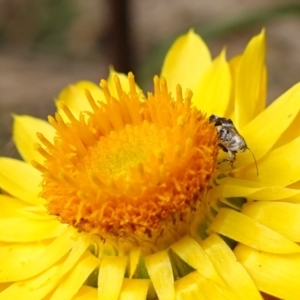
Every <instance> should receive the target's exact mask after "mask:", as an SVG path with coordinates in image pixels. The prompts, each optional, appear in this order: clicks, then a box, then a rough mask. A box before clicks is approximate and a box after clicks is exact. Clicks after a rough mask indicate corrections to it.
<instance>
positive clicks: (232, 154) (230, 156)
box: [218, 151, 236, 168]
mask: <svg viewBox="0 0 300 300" xmlns="http://www.w3.org/2000/svg"><path fill="white" fill-rule="evenodd" d="M235 160H236V153H235V152H232V151H228V157H227V158H224V159H223V160H221V161H219V162H218V165H219V164H221V163H223V162H225V161H229V164H230V166H231V168H234V162H235Z"/></svg>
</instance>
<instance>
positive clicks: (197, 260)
mask: <svg viewBox="0 0 300 300" xmlns="http://www.w3.org/2000/svg"><path fill="white" fill-rule="evenodd" d="M171 249H172V250H173V251H174V252H175V253H176V254H177V255H178V256H179V257H180V258H181V259H182V260H183V261H185V262H186V263H187V264H188V265H190V266H191V267H192V268H194V269H195V270H197V271H198V272H199V273H200V274H201V275H202V276H204V277H205V278H208V279H210V280H212V281H214V282H216V283H218V284H222V280H221V278H220V277H219V275H218V273H217V272H216V270H215V268H214V266H213V264H212V262H211V261H210V259H209V258H208V256H207V255H206V253H205V252H204V251H203V249H202V248H201V247H200V245H199V244H198V243H197V242H196V241H195V240H194V239H192V238H191V237H188V236H186V237H184V238H182V239H181V240H179V241H178V242H176V243H174V244H172V246H171Z"/></svg>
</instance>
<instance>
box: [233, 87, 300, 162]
mask: <svg viewBox="0 0 300 300" xmlns="http://www.w3.org/2000/svg"><path fill="white" fill-rule="evenodd" d="M299 99H300V84H296V85H295V86H294V87H292V88H291V89H290V90H288V91H287V92H286V93H284V94H283V95H282V96H281V97H279V98H278V99H277V100H276V101H274V102H273V103H272V104H271V105H270V106H269V107H268V108H267V109H265V110H264V111H263V112H262V113H260V114H259V115H258V116H257V117H256V118H255V119H254V120H253V121H251V122H250V123H249V124H248V125H247V126H245V127H244V128H242V129H241V130H240V132H241V134H242V135H243V136H244V137H245V139H246V142H247V144H248V147H249V148H250V149H251V150H252V151H253V152H254V155H255V157H256V159H257V160H258V159H260V158H261V157H262V156H264V155H265V154H266V153H267V152H268V151H270V149H271V148H272V147H273V145H274V144H275V143H276V141H277V140H278V138H279V137H280V136H281V135H282V134H283V133H284V132H285V130H287V128H288V127H289V126H290V125H291V123H292V122H293V120H294V119H295V118H296V116H297V115H298V113H299V111H300V101H299ZM274 122H275V123H276V127H274ZM254 133H255V134H254ZM246 152H248V151H246ZM245 154H246V153H245ZM239 156H241V157H242V156H243V159H241V160H240V161H237V163H236V166H238V165H242V164H247V163H249V162H251V163H253V158H252V157H251V155H243V153H239ZM259 168H260V166H259Z"/></svg>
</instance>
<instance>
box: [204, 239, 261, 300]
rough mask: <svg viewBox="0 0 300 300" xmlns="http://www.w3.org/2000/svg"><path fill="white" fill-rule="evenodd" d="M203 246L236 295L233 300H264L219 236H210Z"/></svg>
mask: <svg viewBox="0 0 300 300" xmlns="http://www.w3.org/2000/svg"><path fill="white" fill-rule="evenodd" d="M201 246H202V247H203V249H204V251H205V252H206V254H207V255H208V256H209V258H210V259H211V261H212V263H213V264H214V266H215V268H216V269H217V270H218V272H219V274H220V276H221V277H222V278H223V280H224V282H226V284H227V286H228V289H229V290H231V291H232V292H233V294H234V295H235V296H234V297H233V298H231V299H245V300H246V299H253V300H254V299H262V297H261V295H260V293H259V291H258V289H257V287H256V285H255V284H254V282H253V281H252V279H251V277H250V276H249V274H248V273H247V272H246V271H245V269H244V268H243V267H242V266H241V264H240V263H239V262H238V261H237V260H236V258H235V256H234V254H233V252H232V250H231V249H230V248H229V247H228V245H227V244H226V243H225V242H224V241H223V240H222V239H221V238H220V237H219V236H217V235H215V234H213V235H211V236H209V237H208V238H207V239H205V240H204V241H203V242H202V243H201Z"/></svg>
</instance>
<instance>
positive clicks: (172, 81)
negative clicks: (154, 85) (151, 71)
mask: <svg viewBox="0 0 300 300" xmlns="http://www.w3.org/2000/svg"><path fill="white" fill-rule="evenodd" d="M210 64H211V56H210V52H209V50H208V48H207V46H206V45H205V43H204V42H203V41H202V39H201V38H200V36H199V35H197V34H195V33H194V31H193V30H190V31H189V32H188V33H187V34H185V35H182V36H180V37H179V38H178V39H177V40H176V41H175V42H174V44H173V45H172V47H171V48H170V50H169V52H168V53H167V55H166V58H165V61H164V64H163V67H162V72H161V76H162V77H165V78H166V80H167V82H168V87H169V90H170V91H172V92H175V91H176V86H177V84H179V83H180V85H181V86H182V88H183V90H185V89H186V88H189V89H191V90H193V89H194V88H195V87H196V85H197V84H198V82H199V80H200V78H201V77H202V76H203V74H204V72H205V70H206V69H207V68H208V67H209V65H210Z"/></svg>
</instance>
